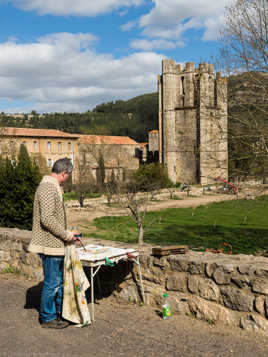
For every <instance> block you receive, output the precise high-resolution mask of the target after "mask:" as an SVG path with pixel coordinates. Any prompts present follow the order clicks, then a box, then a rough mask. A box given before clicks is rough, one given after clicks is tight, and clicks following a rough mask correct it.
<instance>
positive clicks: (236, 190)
mask: <svg viewBox="0 0 268 357" xmlns="http://www.w3.org/2000/svg"><path fill="white" fill-rule="evenodd" d="M217 180H219V181H222V182H224V183H226V185H229V186H230V187H232V189H233V191H234V193H237V192H238V187H237V186H236V185H234V184H233V183H231V182H228V181H227V180H225V179H223V178H221V177H220V176H219V177H217Z"/></svg>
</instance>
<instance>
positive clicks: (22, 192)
mask: <svg viewBox="0 0 268 357" xmlns="http://www.w3.org/2000/svg"><path fill="white" fill-rule="evenodd" d="M40 180H41V175H40V172H39V168H38V166H37V165H36V164H35V163H34V162H32V160H31V159H30V157H29V154H28V152H27V149H26V147H25V146H24V145H21V146H20V151H19V155H18V159H17V160H16V159H15V158H12V159H10V158H8V157H6V158H5V159H3V158H1V160H0V196H1V210H0V226H2V227H10V228H20V229H31V228H32V213H33V200H34V194H35V191H36V188H37V186H38V184H39V182H40Z"/></svg>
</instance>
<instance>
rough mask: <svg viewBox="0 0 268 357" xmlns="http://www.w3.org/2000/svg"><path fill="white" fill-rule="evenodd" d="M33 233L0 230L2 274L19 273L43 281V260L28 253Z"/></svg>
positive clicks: (0, 266) (11, 229) (0, 264)
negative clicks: (7, 272)
mask: <svg viewBox="0 0 268 357" xmlns="http://www.w3.org/2000/svg"><path fill="white" fill-rule="evenodd" d="M30 239H31V232H29V231H23V230H19V229H15V228H0V272H1V271H19V272H20V273H22V274H25V275H26V276H27V277H30V278H34V279H38V280H42V278H43V272H42V267H41V259H40V258H39V256H38V255H37V254H33V253H29V252H27V247H28V244H29V242H30Z"/></svg>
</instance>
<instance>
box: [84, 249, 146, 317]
mask: <svg viewBox="0 0 268 357" xmlns="http://www.w3.org/2000/svg"><path fill="white" fill-rule="evenodd" d="M77 250H78V253H79V257H80V260H81V263H82V265H83V266H87V267H90V288H91V317H92V322H93V321H94V277H95V275H96V274H97V273H98V271H99V269H100V268H101V266H103V265H107V264H111V263H118V262H119V261H120V260H122V259H123V260H129V261H133V262H134V263H136V264H137V266H138V272H139V279H140V284H141V294H142V299H143V302H144V303H145V295H144V288H143V282H142V276H141V268H140V262H139V252H138V251H137V250H135V249H122V248H116V247H109V246H102V245H93V244H89V245H86V246H85V249H84V248H78V249H77ZM94 268H96V269H95V271H94Z"/></svg>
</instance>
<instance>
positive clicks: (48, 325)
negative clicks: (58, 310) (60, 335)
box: [41, 319, 69, 329]
mask: <svg viewBox="0 0 268 357" xmlns="http://www.w3.org/2000/svg"><path fill="white" fill-rule="evenodd" d="M63 322H64V321H63ZM68 325H69V323H68V324H67V325H66V324H63V323H61V322H59V321H58V320H57V319H54V320H51V321H48V322H43V323H42V325H41V327H42V328H55V329H62V328H65V327H67V326H68Z"/></svg>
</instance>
